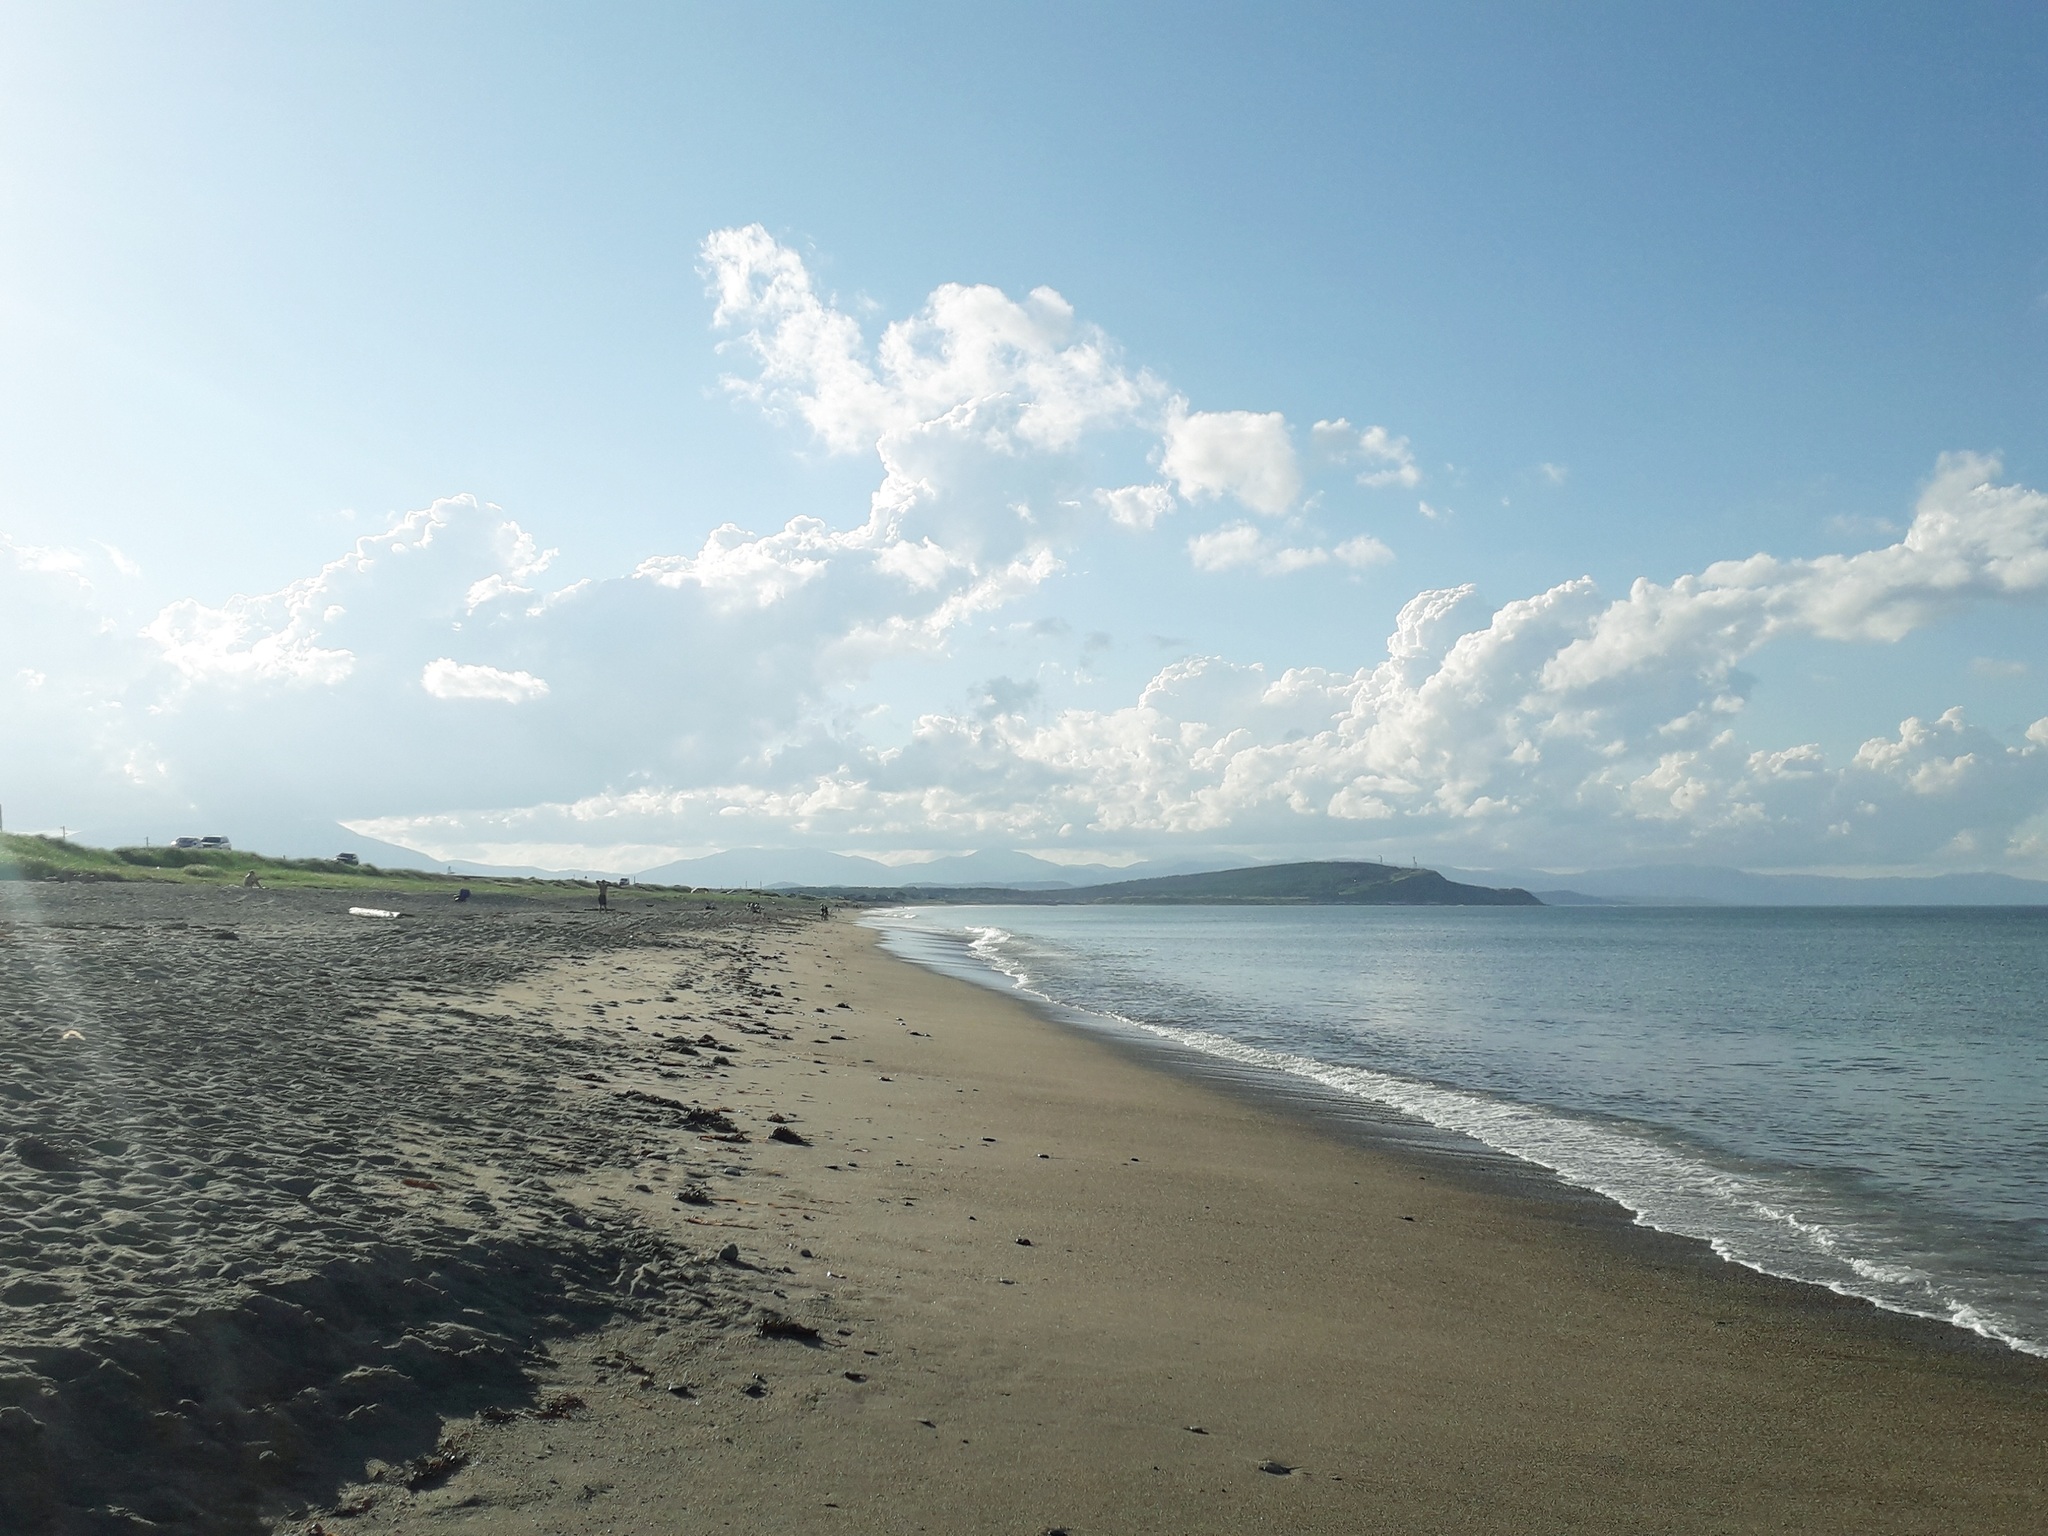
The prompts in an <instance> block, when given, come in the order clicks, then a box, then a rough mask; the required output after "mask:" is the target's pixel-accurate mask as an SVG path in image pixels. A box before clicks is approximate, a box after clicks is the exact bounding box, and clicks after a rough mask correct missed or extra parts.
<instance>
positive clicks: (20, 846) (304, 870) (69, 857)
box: [0, 832, 807, 904]
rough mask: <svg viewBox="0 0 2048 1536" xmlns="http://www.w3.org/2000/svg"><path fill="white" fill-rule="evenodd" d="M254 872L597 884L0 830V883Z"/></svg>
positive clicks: (343, 880) (552, 886) (221, 880)
mask: <svg viewBox="0 0 2048 1536" xmlns="http://www.w3.org/2000/svg"><path fill="white" fill-rule="evenodd" d="M252 871H253V872H254V873H255V875H256V878H257V879H259V880H261V881H262V882H263V883H264V885H266V886H271V887H277V888H282V889H291V888H294V887H296V888H300V889H321V890H343V891H371V890H375V891H400V892H403V891H417V892H420V893H422V894H426V893H429V892H431V893H435V894H441V895H447V894H452V893H453V892H454V891H456V890H457V889H459V888H460V887H462V886H465V885H466V886H468V887H469V888H470V890H471V891H472V892H474V893H475V894H476V895H478V896H486V895H491V896H525V897H528V898H533V897H544V896H549V895H555V896H563V897H567V896H574V895H577V894H584V893H588V892H591V891H594V890H595V889H596V887H597V882H596V881H594V880H568V879H562V880H543V879H519V878H494V877H491V876H486V875H437V874H430V873H427V872H425V871H423V870H416V869H380V868H378V867H377V866H376V865H373V864H343V863H340V862H339V861H337V860H334V859H273V858H269V857H267V856H265V855H263V854H260V853H239V852H236V853H223V852H218V851H215V850H212V849H200V848H93V847H88V846H87V845H85V844H83V843H73V842H66V841H62V840H60V839H58V838H54V837H22V836H18V835H16V834H14V833H12V832H4V833H0V880H154V881H168V882H171V883H175V884H179V885H240V884H241V883H242V880H243V878H244V877H245V876H246V875H248V874H250V873H251V872H252ZM629 889H630V890H631V891H632V892H633V893H634V894H635V895H644V896H650V897H658V898H664V899H671V900H673V899H679V898H687V899H692V900H705V899H709V900H713V901H761V902H770V901H776V900H777V898H774V897H764V896H761V895H759V894H755V893H746V892H737V891H710V892H692V891H690V890H688V889H687V888H683V887H676V886H660V885H649V886H640V885H636V886H631V887H629ZM806 904H807V903H806Z"/></svg>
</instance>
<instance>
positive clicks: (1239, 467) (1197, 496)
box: [1159, 402, 1301, 517]
mask: <svg viewBox="0 0 2048 1536" xmlns="http://www.w3.org/2000/svg"><path fill="white" fill-rule="evenodd" d="M1159 467H1160V469H1161V470H1163V471H1164V472H1165V474H1166V475H1167V477H1168V478H1169V479H1171V480H1172V481H1173V483H1174V486H1175V488H1176V489H1177V490H1179V492H1180V493H1181V495H1183V496H1185V497H1187V498H1189V499H1190V500H1201V499H1204V498H1212V497H1217V496H1231V497H1235V498H1236V499H1237V500H1238V501H1240V502H1242V503H1243V504H1244V505H1245V506H1246V507H1248V508H1250V509H1251V510H1252V511H1254V512H1258V513H1262V514H1264V515H1265V516H1267V517H1278V516H1279V515H1280V514H1281V513H1283V512H1285V511H1286V510H1287V509H1288V508H1289V507H1291V506H1293V505H1294V503H1295V501H1296V499H1297V498H1298V497H1299V496H1300V495H1301V467H1300V465H1299V464H1298V463H1297V462H1296V461H1295V457H1294V442H1293V439H1292V438H1291V437H1289V435H1288V432H1287V418H1286V417H1284V416H1282V415H1281V414H1280V413H1279V412H1278V411H1265V412H1259V411H1194V412H1189V411H1188V410H1187V409H1186V407H1185V405H1183V404H1181V403H1180V402H1176V403H1175V406H1174V409H1173V411H1172V412H1171V414H1170V415H1169V417H1168V420H1167V424H1166V438H1165V452H1164V454H1163V455H1162V456H1161V458H1160V461H1159Z"/></svg>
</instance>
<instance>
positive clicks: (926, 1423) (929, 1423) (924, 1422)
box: [917, 1419, 939, 1429]
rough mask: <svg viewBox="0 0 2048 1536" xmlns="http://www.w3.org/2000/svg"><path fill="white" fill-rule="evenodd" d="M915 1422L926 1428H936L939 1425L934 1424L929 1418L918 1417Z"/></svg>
mask: <svg viewBox="0 0 2048 1536" xmlns="http://www.w3.org/2000/svg"><path fill="white" fill-rule="evenodd" d="M917 1422H918V1423H920V1424H922V1425H923V1426H924V1427H925V1428H926V1429H937V1428H938V1427H939V1426H938V1425H936V1424H934V1423H933V1422H932V1421H931V1420H930V1419H919V1420H918V1421H917Z"/></svg>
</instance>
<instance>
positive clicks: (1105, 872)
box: [634, 848, 1243, 890]
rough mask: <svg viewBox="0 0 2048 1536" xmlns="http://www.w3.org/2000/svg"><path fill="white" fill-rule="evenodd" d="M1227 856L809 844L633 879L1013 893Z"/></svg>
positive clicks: (1213, 865)
mask: <svg viewBox="0 0 2048 1536" xmlns="http://www.w3.org/2000/svg"><path fill="white" fill-rule="evenodd" d="M1241 862H1243V861H1242V860H1234V859H1230V858H1228V857H1224V858H1218V859H1211V860H1206V861H1205V860H1200V859H1182V860H1174V861H1156V862H1152V863H1146V864H1138V865H1132V866H1129V867H1126V868H1119V867H1117V866H1116V865H1113V864H1055V863H1053V862H1052V860H1050V859H1041V858H1036V857H1034V856H1032V855H1031V854H1028V853H1016V852H1012V851H1009V850H1006V849H995V848H988V849H983V850H981V851H980V852H977V853H964V854H955V855H952V856H950V857H947V858H942V859H931V860H928V861H927V862H925V863H922V864H884V863H883V862H882V861H881V860H880V859H864V858H861V857H860V856H859V855H858V854H848V853H826V852H824V851H823V850H822V849H811V848H735V849H732V850H730V851H729V852H726V853H714V854H709V855H707V856H705V857H704V858H701V859H678V860H677V861H676V862H675V863H673V864H663V865H661V866H660V867H659V868H656V869H649V870H643V871H641V872H640V873H639V874H638V875H636V876H635V877H634V878H635V879H637V880H642V881H645V882H646V883H647V884H649V885H702V886H709V887H712V888H714V889H721V890H723V889H760V890H768V889H773V888H776V887H782V886H806V887H809V886H877V887H879V886H901V885H911V884H915V885H958V886H1003V887H1007V888H1012V889H1018V890H1033V889H1040V888H1043V889H1047V890H1052V889H1065V888H1067V887H1070V886H1076V885H1101V884H1103V883H1105V882H1107V881H1112V880H1126V879H1129V878H1131V877H1132V876H1133V875H1136V874H1140V873H1143V874H1148V875H1173V874H1189V873H1195V872H1199V871H1203V870H1211V869H1221V868H1223V867H1225V866H1227V865H1229V864H1233V863H1241Z"/></svg>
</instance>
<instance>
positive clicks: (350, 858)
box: [334, 853, 363, 864]
mask: <svg viewBox="0 0 2048 1536" xmlns="http://www.w3.org/2000/svg"><path fill="white" fill-rule="evenodd" d="M334 862H335V863H337V864H360V863H362V862H363V861H362V860H361V859H359V858H357V857H356V856H355V855H354V854H352V853H337V854H336V855H335V856H334Z"/></svg>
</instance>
